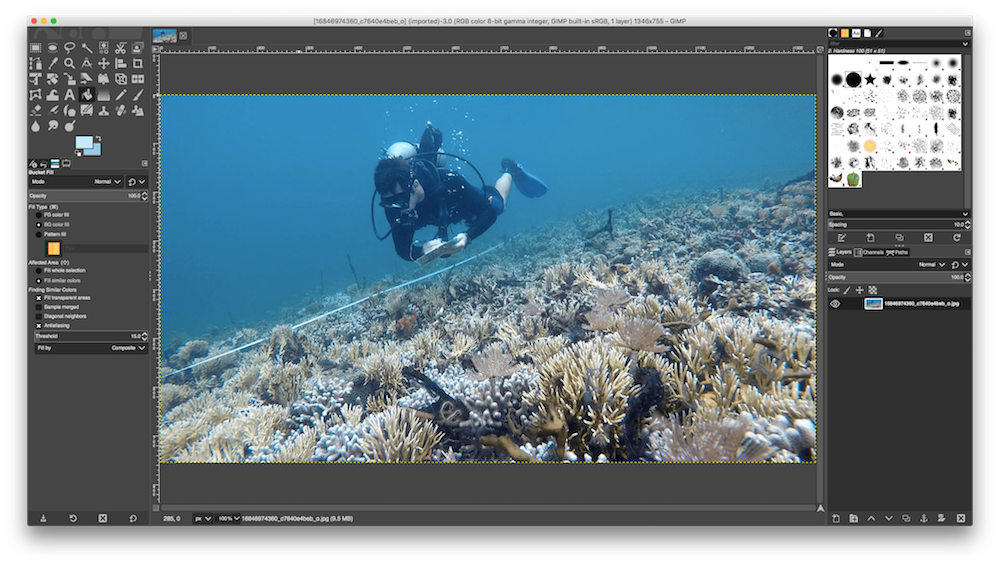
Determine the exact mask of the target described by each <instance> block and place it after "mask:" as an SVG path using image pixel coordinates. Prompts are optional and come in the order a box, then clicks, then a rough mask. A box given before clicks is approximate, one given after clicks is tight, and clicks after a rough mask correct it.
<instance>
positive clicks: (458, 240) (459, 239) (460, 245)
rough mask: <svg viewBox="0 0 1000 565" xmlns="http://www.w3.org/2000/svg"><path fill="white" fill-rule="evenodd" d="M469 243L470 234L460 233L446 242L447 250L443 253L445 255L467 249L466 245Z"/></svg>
mask: <svg viewBox="0 0 1000 565" xmlns="http://www.w3.org/2000/svg"><path fill="white" fill-rule="evenodd" d="M468 244H469V236H467V235H465V233H464V232H463V233H460V234H458V235H456V236H455V237H453V238H451V239H449V240H448V243H446V244H444V246H445V248H446V250H445V252H444V254H443V256H444V257H448V256H450V255H454V254H456V253H458V252H459V251H461V250H463V249H465V246H466V245H468Z"/></svg>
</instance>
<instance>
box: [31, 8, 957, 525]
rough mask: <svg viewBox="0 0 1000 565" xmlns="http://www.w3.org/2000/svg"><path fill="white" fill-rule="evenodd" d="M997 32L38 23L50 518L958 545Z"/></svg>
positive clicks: (35, 121) (831, 24)
mask: <svg viewBox="0 0 1000 565" xmlns="http://www.w3.org/2000/svg"><path fill="white" fill-rule="evenodd" d="M972 23H973V22H972V18H971V17H946V18H933V19H930V18H918V17H879V18H875V17H867V18H862V17H855V18H843V19H837V18H833V19H826V18H805V17H803V18H766V17H760V18H726V17H697V18H679V17H677V18H661V17H648V18H637V17H627V18H619V17H592V18H583V17H577V18H564V17H547V18H528V17H521V18H519V17H511V18H506V19H493V18H472V17H469V18H461V17H458V18H445V17H440V18H422V19H418V18H326V17H324V18H305V17H279V18H268V19H266V20H265V19H255V18H250V17H235V18H233V17H225V18H211V17H171V18H155V17H127V16H123V17H95V16H85V17H78V16H66V17H61V16H58V15H56V16H46V17H42V16H37V17H34V16H32V17H29V18H28V21H27V44H26V45H25V53H24V56H25V60H26V62H27V65H26V69H25V70H24V71H23V72H24V79H25V82H24V83H23V84H24V85H25V86H24V88H25V89H26V90H27V97H26V99H27V108H26V110H25V117H26V122H25V128H26V132H25V138H26V140H27V148H28V151H27V156H28V160H27V163H26V176H25V184H26V202H25V204H26V211H25V214H26V216H25V218H26V221H25V229H26V230H27V234H28V238H27V239H28V244H27V258H28V259H27V265H25V267H24V268H25V271H24V274H25V276H26V283H27V284H26V289H27V297H28V298H27V304H28V311H27V320H26V330H27V331H26V334H25V335H26V338H27V344H26V346H27V354H28V375H27V379H28V380H27V383H28V385H27V390H28V398H27V402H28V454H27V457H28V459H27V463H28V484H27V492H28V496H27V501H28V508H27V521H28V524H30V525H34V526H64V527H83V526H91V527H106V526H107V527H109V526H119V527H125V528H128V527H133V528H139V527H144V526H161V527H164V526H171V527H183V526H205V527H221V526H230V527H254V526H265V525H267V526H278V525H280V526H293V525H295V526H305V525H310V526H340V527H348V526H350V525H363V526H383V525H385V526H400V525H402V526H411V525H432V526H433V525H440V526H445V525H479V526H492V525H501V526H502V525H533V524H539V525H541V524H545V525H577V524H581V525H583V524H586V525H595V524H597V525H629V524H634V525H651V524H652V525H663V526H669V525H675V524H676V525H680V524H684V525H691V524H695V525H706V526H707V525H730V526H731V525H811V526H818V525H826V526H829V527H831V528H873V527H897V528H920V527H932V526H955V525H970V524H972V521H973V493H972V461H973V456H972V433H973V420H972V384H973V374H972V345H971V343H972V288H973V268H972V262H973V253H972V250H973V244H972V238H973V225H974V222H975V221H976V220H975V218H974V214H973V190H972V188H973V186H972V167H973V163H972V153H973V152H972V149H973V145H972V133H973V131H972V129H973V128H972V126H973V119H972V118H973V115H974V106H973V100H972V88H971V85H972V81H973V68H974V64H973V42H974V40H975V39H974V34H973V26H972ZM934 406H947V407H948V410H947V417H944V416H940V415H938V416H935V415H933V414H934V413H935V410H932V409H930V410H929V409H928V408H933V407H934ZM53 414H58V415H59V417H58V418H53ZM68 432H69V435H68ZM68 437H73V438H76V439H74V440H72V441H68V440H67V439H68ZM941 445H947V446H948V449H946V450H941V449H938V448H934V447H932V446H941ZM67 466H69V467H70V468H71V469H72V472H67ZM275 485H280V487H275Z"/></svg>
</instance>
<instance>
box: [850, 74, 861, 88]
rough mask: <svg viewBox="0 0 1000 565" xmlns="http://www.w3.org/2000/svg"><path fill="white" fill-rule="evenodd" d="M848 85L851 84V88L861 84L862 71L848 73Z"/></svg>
mask: <svg viewBox="0 0 1000 565" xmlns="http://www.w3.org/2000/svg"><path fill="white" fill-rule="evenodd" d="M847 86H850V87H851V88H857V87H859V86H861V73H859V72H855V71H851V72H849V73H847Z"/></svg>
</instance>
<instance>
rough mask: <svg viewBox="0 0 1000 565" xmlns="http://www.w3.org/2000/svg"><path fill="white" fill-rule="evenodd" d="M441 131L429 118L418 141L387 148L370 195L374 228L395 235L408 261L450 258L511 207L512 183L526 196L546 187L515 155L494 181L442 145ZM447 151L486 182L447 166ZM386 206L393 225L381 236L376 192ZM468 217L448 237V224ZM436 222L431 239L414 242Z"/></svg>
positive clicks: (423, 262) (398, 250)
mask: <svg viewBox="0 0 1000 565" xmlns="http://www.w3.org/2000/svg"><path fill="white" fill-rule="evenodd" d="M441 140H442V136H441V131H440V130H438V129H437V128H435V127H434V126H433V125H431V123H430V122H428V123H427V127H426V128H425V129H424V133H423V135H422V136H421V138H420V144H419V146H416V147H415V146H414V145H413V144H412V143H409V142H407V141H398V142H396V143H393V144H392V145H391V146H389V148H388V149H386V150H384V151H383V153H384V156H383V159H382V160H381V161H379V163H378V165H376V167H375V193H374V194H373V195H372V229H373V230H375V236H376V237H378V238H379V239H385V238H387V237H388V236H389V234H390V233H391V234H392V241H393V243H394V244H395V246H396V254H397V255H399V256H400V257H401V258H402V259H403V260H405V261H416V262H417V263H419V264H420V265H421V266H423V265H427V264H428V263H430V262H431V261H434V260H435V259H437V258H438V257H448V256H451V255H454V254H455V253H458V252H459V251H461V250H462V249H464V248H465V247H466V246H467V245H468V244H469V243H470V242H471V241H472V240H474V239H476V238H477V237H479V236H480V235H482V234H483V232H485V231H486V230H487V229H489V227H490V226H492V225H493V223H494V222H496V220H497V216H499V215H500V214H502V213H503V212H504V210H506V209H507V196H508V195H509V194H510V188H511V183H513V184H514V185H515V186H517V188H518V190H519V191H520V192H521V193H522V194H524V195H525V196H527V197H528V198H537V197H539V196H541V195H543V194H545V193H546V192H548V190H549V189H548V187H547V186H545V184H544V183H543V182H542V181H540V180H538V179H537V178H535V177H533V176H531V175H530V174H528V173H527V172H525V170H524V169H523V168H522V167H521V166H520V165H518V164H517V163H516V162H515V161H514V160H513V159H503V160H502V161H501V162H500V167H501V169H502V170H503V174H501V175H500V178H498V179H497V180H496V182H495V183H494V184H493V185H492V186H490V185H487V184H486V181H484V180H483V176H482V175H481V174H480V173H479V171H478V170H477V169H476V167H475V166H474V165H473V164H472V163H469V161H467V160H466V159H465V158H464V157H461V156H459V155H453V154H451V153H445V152H443V150H442V149H441ZM445 156H450V157H455V158H457V159H459V160H461V161H464V162H465V163H467V164H468V165H469V166H470V167H472V170H474V171H475V172H476V174H477V175H479V180H480V182H481V183H482V187H479V186H476V185H475V184H472V183H470V182H469V181H468V180H466V179H465V178H464V177H463V176H462V175H460V174H458V173H457V172H455V171H452V170H450V169H448V168H446V167H445V162H444V160H445ZM376 195H378V196H380V197H381V200H380V202H379V205H380V206H382V208H384V209H385V218H386V220H388V221H389V225H390V226H391V228H390V230H389V232H388V233H386V234H385V235H381V236H380V235H379V234H378V230H377V229H376V228H375V196H376ZM458 222H465V224H466V230H465V231H464V232H462V233H459V234H458V235H455V236H454V237H452V238H450V239H449V238H448V226H449V225H451V224H457V223H458ZM426 226H436V227H437V235H436V237H435V238H434V239H432V240H430V241H414V239H413V237H414V234H415V233H416V231H417V230H418V229H420V228H423V227H426Z"/></svg>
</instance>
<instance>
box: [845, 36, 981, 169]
mask: <svg viewBox="0 0 1000 565" xmlns="http://www.w3.org/2000/svg"><path fill="white" fill-rule="evenodd" d="M828 60H829V77H828V78H829V85H828V88H829V89H830V98H829V108H828V111H829V124H830V126H829V130H828V132H827V138H828V145H827V147H828V149H827V151H828V159H829V160H828V162H827V165H828V167H829V173H830V174H829V176H828V178H827V186H828V187H829V188H860V187H861V186H862V185H863V180H864V173H865V172H868V171H872V172H874V171H879V172H886V171H889V172H893V171H927V172H930V171H960V170H962V123H961V121H962V66H961V55H958V54H952V55H933V54H931V55H923V54H914V55H881V56H879V55H872V56H869V55H864V56H859V55H830V56H829V58H828Z"/></svg>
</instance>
